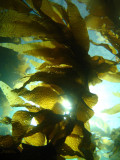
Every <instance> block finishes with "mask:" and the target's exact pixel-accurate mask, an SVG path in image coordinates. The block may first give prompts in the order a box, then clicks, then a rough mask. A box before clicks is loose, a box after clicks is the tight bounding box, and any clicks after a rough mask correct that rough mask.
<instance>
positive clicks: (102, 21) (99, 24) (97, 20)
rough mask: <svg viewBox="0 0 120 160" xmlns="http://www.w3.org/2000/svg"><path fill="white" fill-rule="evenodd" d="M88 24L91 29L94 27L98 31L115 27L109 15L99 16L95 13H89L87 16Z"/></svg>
mask: <svg viewBox="0 0 120 160" xmlns="http://www.w3.org/2000/svg"><path fill="white" fill-rule="evenodd" d="M85 21H86V26H87V28H89V29H94V30H97V31H101V30H102V29H104V30H110V29H112V28H113V26H114V24H113V22H112V21H111V20H110V19H109V18H108V17H98V16H94V15H88V16H87V17H86V18H85Z"/></svg>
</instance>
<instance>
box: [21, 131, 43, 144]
mask: <svg viewBox="0 0 120 160" xmlns="http://www.w3.org/2000/svg"><path fill="white" fill-rule="evenodd" d="M23 142H24V143H26V144H29V145H32V146H44V145H45V135H44V134H42V133H41V132H37V133H35V134H33V135H31V136H28V137H24V140H23V141H22V143H23Z"/></svg>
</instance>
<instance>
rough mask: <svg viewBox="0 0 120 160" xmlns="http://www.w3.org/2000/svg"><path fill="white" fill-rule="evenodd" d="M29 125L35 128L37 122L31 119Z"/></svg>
mask: <svg viewBox="0 0 120 160" xmlns="http://www.w3.org/2000/svg"><path fill="white" fill-rule="evenodd" d="M31 125H32V126H37V121H36V120H35V118H34V117H33V118H32V120H31Z"/></svg>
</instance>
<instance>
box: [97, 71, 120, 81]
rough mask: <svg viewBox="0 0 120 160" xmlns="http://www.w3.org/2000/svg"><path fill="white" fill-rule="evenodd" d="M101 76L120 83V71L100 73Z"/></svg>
mask: <svg viewBox="0 0 120 160" xmlns="http://www.w3.org/2000/svg"><path fill="white" fill-rule="evenodd" d="M99 77H100V78H101V79H104V80H107V81H110V82H114V83H120V73H119V72H118V73H106V74H99Z"/></svg>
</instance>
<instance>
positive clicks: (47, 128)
mask: <svg viewBox="0 0 120 160" xmlns="http://www.w3.org/2000/svg"><path fill="white" fill-rule="evenodd" d="M34 116H35V118H36V120H37V121H38V123H39V124H38V125H37V126H33V127H32V128H31V129H30V130H29V132H28V133H27V134H26V135H25V137H28V136H31V135H33V134H35V133H37V132H41V133H43V134H44V135H45V136H46V137H47V138H48V140H49V139H50V136H51V133H52V132H54V128H55V125H56V124H57V123H59V122H61V121H62V120H63V116H62V115H59V114H55V113H53V112H52V111H51V110H47V109H45V110H41V111H39V112H38V113H35V114H34ZM56 131H57V130H56ZM54 134H56V132H55V133H54Z"/></svg>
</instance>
